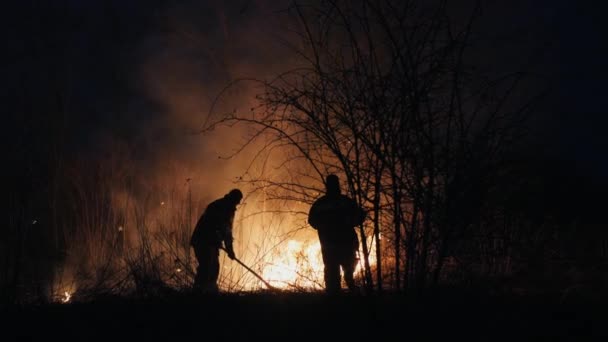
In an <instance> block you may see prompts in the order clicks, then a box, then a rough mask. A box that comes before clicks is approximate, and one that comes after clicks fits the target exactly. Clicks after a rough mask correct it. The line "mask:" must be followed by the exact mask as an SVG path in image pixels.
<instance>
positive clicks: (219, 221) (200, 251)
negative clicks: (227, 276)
mask: <svg viewBox="0 0 608 342" xmlns="http://www.w3.org/2000/svg"><path fill="white" fill-rule="evenodd" d="M242 198H243V194H242V193H241V191H240V190H239V189H233V190H231V191H230V192H229V193H228V194H226V195H225V196H224V197H222V198H220V199H217V200H215V201H213V202H211V203H210V204H209V205H208V206H207V208H206V209H205V212H204V213H203V215H201V217H200V218H199V220H198V222H197V223H196V227H195V228H194V232H193V233H192V238H191V239H190V245H191V246H192V248H193V249H194V255H195V256H196V259H197V260H198V267H197V269H196V276H195V277H194V288H196V289H198V290H201V291H204V292H217V291H218V288H217V278H218V276H219V273H220V262H219V254H220V251H219V250H220V248H222V244H223V248H224V250H225V251H226V253H227V254H228V257H229V258H230V259H232V260H234V259H235V255H234V249H233V248H232V240H233V238H232V224H233V221H234V214H235V211H236V206H237V205H238V204H239V203H240V202H241V199H242Z"/></svg>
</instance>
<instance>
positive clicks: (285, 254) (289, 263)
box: [261, 240, 323, 288]
mask: <svg viewBox="0 0 608 342" xmlns="http://www.w3.org/2000/svg"><path fill="white" fill-rule="evenodd" d="M322 275H323V260H322V257H321V246H320V245H319V242H316V243H312V244H304V243H303V242H301V241H297V240H289V241H287V245H286V247H285V248H284V249H281V251H280V254H279V253H277V254H276V255H275V257H274V258H273V260H272V262H270V263H268V264H267V265H266V266H265V267H264V268H263V270H262V274H261V276H262V278H264V279H265V280H266V281H268V282H269V283H270V284H271V285H272V286H275V287H278V288H288V287H292V286H295V287H304V288H311V287H313V288H314V287H320V286H322V284H320V283H319V279H323V277H322Z"/></svg>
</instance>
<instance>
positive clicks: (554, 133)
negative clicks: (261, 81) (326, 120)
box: [2, 0, 608, 181]
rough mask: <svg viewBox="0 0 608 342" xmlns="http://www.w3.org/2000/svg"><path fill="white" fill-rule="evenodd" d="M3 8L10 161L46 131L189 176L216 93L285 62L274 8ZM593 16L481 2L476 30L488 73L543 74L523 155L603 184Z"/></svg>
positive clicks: (89, 149) (208, 4)
mask: <svg viewBox="0 0 608 342" xmlns="http://www.w3.org/2000/svg"><path fill="white" fill-rule="evenodd" d="M2 6H3V7H4V9H3V11H4V13H5V16H6V17H7V19H6V23H7V24H8V28H7V29H6V30H4V37H5V39H4V49H3V51H4V57H5V58H4V59H5V63H4V65H3V69H2V75H3V81H4V90H3V94H4V96H5V99H6V100H5V101H6V105H5V106H4V108H5V113H8V117H9V118H10V120H11V121H10V122H9V126H8V127H6V128H5V131H6V132H7V134H8V137H9V140H10V141H11V142H12V143H9V146H12V147H13V148H15V146H17V147H18V146H21V145H22V144H23V141H26V142H27V143H26V144H27V145H28V146H30V148H31V150H32V151H36V150H37V149H38V147H37V146H38V145H39V144H42V145H44V144H45V142H44V140H45V139H46V138H45V137H47V136H46V134H47V133H48V128H49V127H55V128H57V129H59V131H60V132H61V133H60V136H61V137H62V138H63V139H64V140H63V142H62V143H61V144H60V145H61V148H66V150H67V151H69V153H74V154H75V155H79V154H85V155H95V154H96V153H100V151H102V150H103V147H104V146H105V145H106V144H107V143H108V141H114V140H122V141H125V142H128V143H129V144H132V145H133V146H135V151H136V155H137V156H138V158H141V159H142V160H147V161H149V162H150V163H157V162H158V161H159V160H163V158H166V156H168V155H171V156H173V157H175V158H177V159H179V160H183V161H184V163H191V162H193V160H198V161H201V160H214V159H215V158H217V155H218V154H220V153H221V151H219V149H220V147H218V146H217V144H216V143H214V142H213V141H211V140H205V138H203V137H200V136H193V135H191V134H190V132H191V131H193V130H196V128H197V127H199V126H200V124H201V123H202V122H203V121H204V119H205V116H206V114H207V111H208V108H209V104H210V103H211V101H212V100H213V98H214V97H215V95H216V94H217V92H218V91H219V90H220V89H221V88H222V87H223V86H224V85H226V84H227V83H228V82H230V81H231V80H234V79H235V78H239V77H249V76H254V77H264V76H267V75H270V74H272V73H273V72H276V71H278V70H281V68H282V67H283V63H284V62H285V61H287V60H289V54H288V53H287V52H286V51H285V50H284V47H283V46H281V44H280V43H279V41H278V40H279V39H278V38H277V37H279V36H281V29H282V28H283V27H284V26H283V24H282V23H281V20H280V19H279V18H278V15H277V12H276V11H277V10H280V9H282V8H284V4H283V3H282V2H281V1H246V0H239V1H158V0H153V1H127V2H125V1H118V0H115V1H77V0H70V1H68V0H64V1H23V2H13V3H12V4H11V5H7V4H3V5H2ZM602 16H603V14H602V11H601V10H599V9H598V8H596V7H595V6H593V5H592V2H591V1H576V2H572V1H565V0H564V1H553V0H539V1H524V0H521V1H509V2H502V1H489V2H487V5H486V6H485V7H484V17H483V18H482V19H481V20H480V23H479V25H481V27H483V28H484V29H483V30H481V31H483V32H485V33H486V34H487V36H486V37H483V35H482V36H481V37H482V38H483V39H485V40H486V43H487V44H486V45H485V46H486V47H485V49H486V50H484V51H485V52H484V53H482V54H481V56H482V59H485V60H486V62H488V64H489V65H490V66H491V67H495V68H497V69H496V70H499V69H500V68H502V67H504V68H505V69H508V68H509V67H521V68H523V69H525V70H528V71H530V72H533V73H535V74H538V75H540V76H541V78H542V79H543V80H544V83H543V86H542V88H543V90H546V89H548V90H549V92H548V95H547V96H546V97H545V98H544V99H543V101H542V103H541V104H539V106H538V107H537V111H536V113H537V114H536V117H535V118H534V119H533V121H532V124H531V133H532V134H531V135H530V138H531V141H530V142H529V149H528V152H530V151H532V152H531V153H532V154H534V155H538V156H542V158H549V159H556V160H559V162H560V163H561V164H562V165H567V166H568V167H572V169H573V170H576V172H579V173H581V174H582V175H585V176H587V175H588V176H591V177H593V178H594V179H597V180H598V181H603V179H604V178H605V177H604V176H605V175H606V174H607V173H608V161H607V158H606V154H605V150H606V148H607V147H608V145H607V139H606V137H605V136H606V135H605V133H604V131H605V127H606V123H607V122H608V121H607V120H606V115H605V108H606V107H605V96H603V95H604V94H603V90H604V84H605V83H604V82H605V79H606V76H607V75H606V71H605V69H604V68H603V66H604V63H605V62H604V60H605V57H604V53H605V50H606V40H605V39H603V38H602V37H603V36H602V33H603V31H604V30H603V29H604V26H605V24H604V23H603V20H602V18H603V17H602ZM248 96H251V94H250V93H248V92H247V90H244V91H243V93H242V94H237V97H236V98H237V99H239V100H241V103H239V104H234V106H235V107H237V106H243V107H246V106H247V99H248ZM249 98H250V97H249ZM49 125H50V126H49ZM24 127H26V128H24ZM231 134H232V135H238V133H231ZM47 138H48V137H47ZM229 138H235V139H236V138H237V137H234V136H230V135H229ZM527 144H528V143H527ZM32 153H35V152H32ZM542 158H541V159H542Z"/></svg>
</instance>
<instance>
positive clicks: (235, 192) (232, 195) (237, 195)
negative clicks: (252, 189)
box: [226, 189, 243, 205]
mask: <svg viewBox="0 0 608 342" xmlns="http://www.w3.org/2000/svg"><path fill="white" fill-rule="evenodd" d="M226 197H227V198H228V199H230V201H231V202H232V203H234V205H237V204H239V203H240V202H241V199H243V193H242V192H241V190H239V189H232V190H230V192H229V193H228V194H227V195H226Z"/></svg>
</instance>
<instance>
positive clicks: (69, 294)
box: [61, 291, 72, 303]
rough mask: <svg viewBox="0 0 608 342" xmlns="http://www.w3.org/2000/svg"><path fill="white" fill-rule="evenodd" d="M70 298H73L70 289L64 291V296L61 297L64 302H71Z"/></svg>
mask: <svg viewBox="0 0 608 342" xmlns="http://www.w3.org/2000/svg"><path fill="white" fill-rule="evenodd" d="M70 299H72V294H71V293H70V292H68V291H64V292H63V296H62V297H61V302H62V303H69V302H70Z"/></svg>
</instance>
